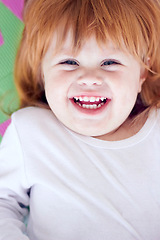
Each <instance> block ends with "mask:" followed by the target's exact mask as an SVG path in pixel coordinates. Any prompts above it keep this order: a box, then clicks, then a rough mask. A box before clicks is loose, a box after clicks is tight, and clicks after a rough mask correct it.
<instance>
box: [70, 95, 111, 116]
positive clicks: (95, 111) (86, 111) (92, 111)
mask: <svg viewBox="0 0 160 240" xmlns="http://www.w3.org/2000/svg"><path fill="white" fill-rule="evenodd" d="M70 100H71V103H72V105H73V106H74V107H75V108H76V109H77V110H78V111H79V112H81V113H84V114H87V115H88V114H89V115H95V114H100V113H101V112H102V111H104V110H105V109H106V107H107V105H108V103H109V102H110V101H111V100H110V99H108V100H107V102H106V103H105V104H104V105H102V106H101V107H100V108H96V109H87V108H83V107H81V106H79V105H78V104H77V103H75V102H74V100H73V99H70Z"/></svg>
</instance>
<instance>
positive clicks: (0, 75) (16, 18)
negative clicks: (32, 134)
mask: <svg viewBox="0 0 160 240" xmlns="http://www.w3.org/2000/svg"><path fill="white" fill-rule="evenodd" d="M23 5H24V0H0V103H1V104H0V141H1V139H2V136H3V135H4V132H5V129H6V128H7V126H8V124H9V123H10V119H9V116H8V115H7V114H5V113H4V112H5V111H8V110H9V109H11V110H12V109H17V108H18V95H17V92H16V89H15V86H14V81H13V71H14V61H15V56H16V52H17V48H18V44H19V41H20V38H21V34H22V30H23V22H22V10H23ZM2 109H4V111H2Z"/></svg>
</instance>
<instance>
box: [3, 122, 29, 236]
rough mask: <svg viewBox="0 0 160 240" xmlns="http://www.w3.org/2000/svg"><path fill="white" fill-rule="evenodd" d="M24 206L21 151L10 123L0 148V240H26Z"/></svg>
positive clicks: (26, 201)
mask: <svg viewBox="0 0 160 240" xmlns="http://www.w3.org/2000/svg"><path fill="white" fill-rule="evenodd" d="M28 205H29V186H28V184H27V178H26V173H25V164H24V161H23V151H22V149H21V145H20V141H19V138H18V134H17V131H16V128H15V126H14V124H13V123H11V124H10V126H9V127H8V129H7V131H6V133H5V135H4V137H3V139H2V143H1V145H0V240H2V239H3V240H29V238H28V237H27V236H26V234H25V224H24V223H23V220H24V217H25V216H26V215H27V214H28Z"/></svg>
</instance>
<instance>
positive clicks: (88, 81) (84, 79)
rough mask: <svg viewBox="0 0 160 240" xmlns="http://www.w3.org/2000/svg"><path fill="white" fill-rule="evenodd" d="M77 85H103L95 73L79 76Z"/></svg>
mask: <svg viewBox="0 0 160 240" xmlns="http://www.w3.org/2000/svg"><path fill="white" fill-rule="evenodd" d="M77 83H78V84H79V85H80V86H100V85H102V83H103V79H102V78H101V77H100V76H97V75H96V74H95V73H85V74H82V75H81V76H79V78H78V80H77Z"/></svg>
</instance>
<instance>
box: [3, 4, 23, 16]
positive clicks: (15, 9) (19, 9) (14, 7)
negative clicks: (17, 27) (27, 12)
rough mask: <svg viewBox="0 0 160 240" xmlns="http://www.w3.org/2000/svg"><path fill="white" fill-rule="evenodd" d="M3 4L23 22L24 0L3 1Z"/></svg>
mask: <svg viewBox="0 0 160 240" xmlns="http://www.w3.org/2000/svg"><path fill="white" fill-rule="evenodd" d="M1 2H2V3H3V4H4V5H5V6H6V7H7V8H9V9H10V10H11V11H12V12H13V13H14V14H15V15H16V16H17V17H18V18H19V19H20V20H22V9H23V5H24V0H1Z"/></svg>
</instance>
